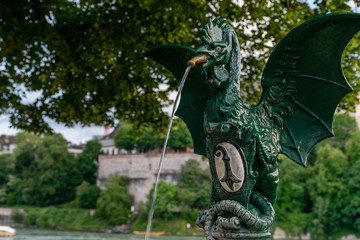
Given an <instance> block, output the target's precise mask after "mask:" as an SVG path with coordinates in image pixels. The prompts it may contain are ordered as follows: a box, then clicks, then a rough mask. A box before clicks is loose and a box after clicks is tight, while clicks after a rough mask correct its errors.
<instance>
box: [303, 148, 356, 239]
mask: <svg viewBox="0 0 360 240" xmlns="http://www.w3.org/2000/svg"><path fill="white" fill-rule="evenodd" d="M348 168H349V163H348V160H347V158H346V155H345V154H344V153H343V152H342V151H341V150H339V149H337V148H333V147H331V146H330V145H329V144H327V145H325V146H321V147H320V148H319V149H318V153H317V159H316V162H315V164H314V166H313V167H310V168H309V172H310V173H309V174H310V176H309V177H308V178H307V188H308V192H309V194H310V197H311V200H312V202H313V204H314V208H313V212H314V213H315V217H314V227H315V228H316V229H317V230H316V231H320V230H321V231H323V232H324V233H325V234H326V235H327V236H331V235H332V234H333V233H335V232H336V231H339V230H341V225H340V223H341V220H342V213H341V212H342V209H343V208H344V207H345V206H346V204H347V202H346V201H345V200H346V198H347V196H348V195H349V194H350V193H349V190H348V188H347V186H346V184H345V183H344V181H343V179H344V177H345V174H346V172H347V170H348ZM320 227H321V228H322V229H319V228H320ZM315 228H313V229H312V231H314V229H315ZM313 233H314V234H315V232H313ZM319 238H320V236H319Z"/></svg>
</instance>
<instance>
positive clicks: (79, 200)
mask: <svg viewBox="0 0 360 240" xmlns="http://www.w3.org/2000/svg"><path fill="white" fill-rule="evenodd" d="M99 195H100V189H99V188H98V186H96V185H90V184H89V183H88V182H82V183H81V184H80V185H79V186H78V187H77V188H76V204H77V206H78V207H81V208H96V202H97V199H98V198H99Z"/></svg>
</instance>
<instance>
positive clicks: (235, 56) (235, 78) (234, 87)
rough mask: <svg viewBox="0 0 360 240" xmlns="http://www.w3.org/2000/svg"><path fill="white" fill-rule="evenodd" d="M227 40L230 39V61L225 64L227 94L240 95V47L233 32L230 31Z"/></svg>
mask: <svg viewBox="0 0 360 240" xmlns="http://www.w3.org/2000/svg"><path fill="white" fill-rule="evenodd" d="M229 34H230V36H229V38H230V39H231V42H232V46H231V54H230V59H229V61H228V63H227V66H226V68H227V70H228V71H229V78H230V79H229V87H228V88H227V93H235V92H236V93H238V94H240V69H241V55H240V45H239V41H238V39H237V37H236V33H235V31H231V32H230V33H229Z"/></svg>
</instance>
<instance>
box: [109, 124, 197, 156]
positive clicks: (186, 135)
mask: <svg viewBox="0 0 360 240" xmlns="http://www.w3.org/2000/svg"><path fill="white" fill-rule="evenodd" d="M114 143H115V146H116V147H117V148H122V149H125V150H127V151H128V152H131V151H132V150H137V152H145V153H146V152H149V151H151V150H153V149H155V148H160V147H162V144H163V143H164V136H163V135H162V134H160V133H158V132H156V131H154V130H153V129H152V128H151V127H143V128H140V129H136V128H135V127H134V125H133V124H124V125H122V126H121V127H120V129H119V131H118V132H117V133H116V135H115V137H114ZM168 147H170V148H173V149H176V150H179V149H184V148H186V147H192V138H191V135H190V132H189V130H188V129H187V127H186V125H185V124H184V122H183V121H181V120H180V119H175V120H174V122H173V125H172V128H171V131H170V135H169V141H168Z"/></svg>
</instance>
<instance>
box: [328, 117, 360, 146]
mask: <svg viewBox="0 0 360 240" xmlns="http://www.w3.org/2000/svg"><path fill="white" fill-rule="evenodd" d="M333 129H334V134H335V137H332V138H329V139H327V140H326V141H325V142H324V143H323V144H328V143H329V144H331V146H333V147H335V148H339V149H341V150H342V151H343V152H345V149H346V147H347V145H348V142H349V139H351V137H352V136H353V135H354V134H356V133H357V132H358V131H359V128H358V126H357V123H356V120H355V118H354V117H352V116H350V115H349V114H348V113H345V114H335V116H334V122H333Z"/></svg>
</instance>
